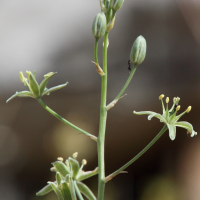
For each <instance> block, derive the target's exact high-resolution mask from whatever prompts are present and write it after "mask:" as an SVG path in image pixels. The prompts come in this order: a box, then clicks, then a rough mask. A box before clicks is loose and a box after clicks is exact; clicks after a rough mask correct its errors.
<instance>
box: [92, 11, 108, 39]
mask: <svg viewBox="0 0 200 200" xmlns="http://www.w3.org/2000/svg"><path fill="white" fill-rule="evenodd" d="M105 32H106V16H105V14H104V13H103V12H101V13H98V14H97V16H96V17H95V19H94V21H93V24H92V34H93V36H94V37H95V38H96V39H99V38H101V37H103V36H104V34H105Z"/></svg>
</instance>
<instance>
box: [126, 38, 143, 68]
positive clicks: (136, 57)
mask: <svg viewBox="0 0 200 200" xmlns="http://www.w3.org/2000/svg"><path fill="white" fill-rule="evenodd" d="M145 56H146V40H145V39H144V37H143V36H141V35H140V36H139V37H137V38H136V40H135V42H134V43H133V46H132V48H131V54H130V60H131V62H132V63H133V64H134V65H139V64H141V63H142V62H143V60H144V58H145Z"/></svg>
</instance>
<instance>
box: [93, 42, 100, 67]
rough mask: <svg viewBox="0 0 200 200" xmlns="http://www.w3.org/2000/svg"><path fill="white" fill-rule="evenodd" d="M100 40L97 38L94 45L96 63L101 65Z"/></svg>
mask: <svg viewBox="0 0 200 200" xmlns="http://www.w3.org/2000/svg"><path fill="white" fill-rule="evenodd" d="M98 41H99V39H98V38H95V44H94V61H95V63H97V64H98V65H99V60H98Z"/></svg>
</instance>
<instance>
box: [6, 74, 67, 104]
mask: <svg viewBox="0 0 200 200" xmlns="http://www.w3.org/2000/svg"><path fill="white" fill-rule="evenodd" d="M26 74H27V78H25V77H24V75H23V73H22V72H20V73H19V77H20V80H21V82H22V83H24V86H27V87H28V89H29V91H27V90H26V91H21V92H16V93H15V94H14V95H12V96H11V97H10V98H9V99H8V100H7V101H6V103H7V102H8V101H10V100H12V99H13V98H15V97H32V98H35V99H38V98H41V97H42V96H44V95H49V94H50V92H53V91H55V90H59V89H61V88H63V87H65V86H66V85H67V84H68V82H67V83H65V84H62V85H58V86H55V87H52V88H49V89H47V87H46V85H47V83H48V82H49V80H50V78H52V77H53V76H54V75H55V74H56V72H49V73H48V74H45V75H44V79H43V80H42V82H41V83H40V85H39V84H38V82H37V81H36V76H35V74H34V75H33V74H32V73H31V72H30V71H26Z"/></svg>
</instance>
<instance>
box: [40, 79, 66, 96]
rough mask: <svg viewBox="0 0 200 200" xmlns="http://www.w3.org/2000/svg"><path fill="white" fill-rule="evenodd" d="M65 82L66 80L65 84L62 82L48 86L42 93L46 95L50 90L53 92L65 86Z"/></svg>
mask: <svg viewBox="0 0 200 200" xmlns="http://www.w3.org/2000/svg"><path fill="white" fill-rule="evenodd" d="M67 84H68V82H66V83H65V84H62V85H58V86H55V87H52V88H49V89H47V90H45V91H44V92H43V94H42V95H47V94H48V93H50V92H54V91H56V90H59V89H61V88H63V87H65V86H66V85H67Z"/></svg>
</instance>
